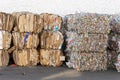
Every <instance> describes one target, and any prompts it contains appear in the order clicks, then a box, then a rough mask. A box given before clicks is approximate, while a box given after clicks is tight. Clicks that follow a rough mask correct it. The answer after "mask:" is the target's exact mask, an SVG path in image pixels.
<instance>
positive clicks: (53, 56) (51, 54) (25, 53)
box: [0, 48, 63, 67]
mask: <svg viewBox="0 0 120 80" xmlns="http://www.w3.org/2000/svg"><path fill="white" fill-rule="evenodd" d="M62 56H63V53H62V52H61V51H60V50H45V49H40V52H38V51H37V50H36V49H35V48H32V49H21V50H20V49H19V50H18V49H16V50H14V51H13V60H14V63H15V64H16V65H19V66H35V65H37V64H38V63H39V62H40V63H41V65H43V66H54V67H55V66H61V65H62V63H63V60H62ZM8 63H9V52H8V51H7V50H0V66H7V65H8Z"/></svg>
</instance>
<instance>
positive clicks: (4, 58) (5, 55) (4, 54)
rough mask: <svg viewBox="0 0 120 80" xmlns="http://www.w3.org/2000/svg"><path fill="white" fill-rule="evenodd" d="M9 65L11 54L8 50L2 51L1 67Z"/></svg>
mask: <svg viewBox="0 0 120 80" xmlns="http://www.w3.org/2000/svg"><path fill="white" fill-rule="evenodd" d="M8 63H9V54H8V51H7V50H0V66H7V65H8Z"/></svg>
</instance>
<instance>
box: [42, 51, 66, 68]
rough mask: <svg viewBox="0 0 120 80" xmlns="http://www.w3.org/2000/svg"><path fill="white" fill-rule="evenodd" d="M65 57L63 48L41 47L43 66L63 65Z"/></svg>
mask: <svg viewBox="0 0 120 80" xmlns="http://www.w3.org/2000/svg"><path fill="white" fill-rule="evenodd" d="M64 60H65V57H64V56H63V53H62V51H61V50H50V49H40V64H41V65H42V66H54V67H58V66H61V65H62V63H63V61H64Z"/></svg>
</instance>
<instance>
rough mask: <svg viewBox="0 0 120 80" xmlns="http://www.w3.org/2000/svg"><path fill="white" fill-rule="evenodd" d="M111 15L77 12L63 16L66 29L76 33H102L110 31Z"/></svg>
mask: <svg viewBox="0 0 120 80" xmlns="http://www.w3.org/2000/svg"><path fill="white" fill-rule="evenodd" d="M111 18H112V16H111V15H105V14H102V15H100V14H94V13H78V14H70V15H67V16H66V17H65V21H66V29H67V31H74V32H77V33H103V34H105V33H106V34H108V33H109V31H110V25H109V23H110V19H111Z"/></svg>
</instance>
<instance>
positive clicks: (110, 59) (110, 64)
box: [107, 50, 118, 68]
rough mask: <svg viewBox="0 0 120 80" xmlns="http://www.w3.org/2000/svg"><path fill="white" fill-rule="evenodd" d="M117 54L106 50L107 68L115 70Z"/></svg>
mask: <svg viewBox="0 0 120 80" xmlns="http://www.w3.org/2000/svg"><path fill="white" fill-rule="evenodd" d="M117 56H118V53H117V52H116V51H114V50H108V51H107V57H108V68H115V63H116V61H117Z"/></svg>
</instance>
